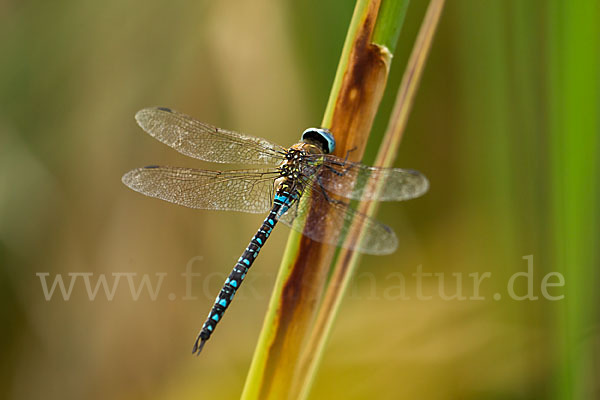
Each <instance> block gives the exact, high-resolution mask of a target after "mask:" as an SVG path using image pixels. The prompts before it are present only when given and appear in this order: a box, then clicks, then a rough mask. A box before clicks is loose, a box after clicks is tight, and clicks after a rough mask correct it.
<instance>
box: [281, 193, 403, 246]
mask: <svg viewBox="0 0 600 400" xmlns="http://www.w3.org/2000/svg"><path fill="white" fill-rule="evenodd" d="M279 221H281V222H283V223H284V224H286V225H288V226H289V227H291V228H292V229H294V230H296V231H298V232H301V233H302V234H304V235H305V236H308V237H309V238H311V239H312V240H315V241H318V242H323V243H328V244H333V245H335V246H341V247H346V248H349V249H351V250H355V251H358V252H361V253H366V254H376V255H382V254H389V253H392V252H394V250H396V247H398V238H397V237H396V234H395V233H394V231H393V230H392V229H391V228H390V227H388V226H386V225H384V224H382V223H380V222H377V221H375V220H374V219H372V218H370V217H368V216H366V215H364V214H361V213H359V212H358V211H356V210H354V209H352V208H350V207H348V204H347V203H345V202H342V201H339V200H334V199H332V198H331V197H330V196H329V195H327V193H326V192H325V191H324V189H323V188H322V187H320V185H319V184H317V183H314V182H313V183H312V184H308V185H307V187H306V189H305V190H304V193H303V194H302V197H301V198H300V200H298V201H296V202H294V203H293V204H292V205H291V206H290V208H289V209H287V210H285V212H283V213H282V215H280V216H279ZM352 222H354V223H360V224H361V225H362V227H363V236H362V240H361V241H359V242H355V243H346V242H345V240H344V239H345V236H346V233H347V232H348V231H349V229H350V226H351V223H352Z"/></svg>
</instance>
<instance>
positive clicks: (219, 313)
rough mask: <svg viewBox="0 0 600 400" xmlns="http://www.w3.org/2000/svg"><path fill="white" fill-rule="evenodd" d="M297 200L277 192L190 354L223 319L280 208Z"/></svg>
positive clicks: (222, 289)
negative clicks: (265, 216)
mask: <svg viewBox="0 0 600 400" xmlns="http://www.w3.org/2000/svg"><path fill="white" fill-rule="evenodd" d="M297 198H298V193H296V192H294V193H293V194H291V193H289V192H287V190H285V189H280V190H278V191H277V194H276V195H275V198H274V200H273V207H272V208H271V212H270V213H269V215H268V216H267V218H265V220H264V221H263V223H262V225H261V227H260V229H259V230H258V231H257V232H256V234H255V235H254V236H253V237H252V239H251V240H250V243H249V244H248V247H246V250H244V253H243V254H242V256H241V257H240V258H239V260H238V262H237V263H236V264H235V267H233V271H231V273H230V274H229V277H228V278H227V279H226V280H225V284H224V285H223V288H221V291H220V292H219V295H218V296H217V298H216V299H215V304H214V305H213V307H212V309H211V310H210V313H209V314H208V318H207V319H206V322H204V325H202V329H201V330H200V333H199V334H198V337H197V338H196V342H195V343H194V348H193V349H192V353H197V354H200V352H201V351H202V348H203V347H204V343H205V342H206V341H207V340H208V339H209V338H210V336H211V335H212V333H213V332H214V330H215V328H216V326H217V324H218V323H219V321H220V320H221V318H222V317H223V314H224V313H225V310H226V309H227V307H229V304H230V303H231V301H232V300H233V297H234V296H235V293H236V291H237V290H238V289H239V287H240V285H241V284H242V282H243V281H244V278H245V277H246V274H247V273H248V270H249V269H250V267H251V266H252V264H253V263H254V260H255V259H256V257H257V256H258V253H259V252H260V250H261V249H262V247H263V246H264V244H265V242H266V241H267V239H268V238H269V236H270V235H271V231H272V230H273V228H274V227H275V224H277V216H278V215H279V213H280V210H281V209H282V207H289V206H290V205H291V203H292V202H293V201H294V200H295V199H297Z"/></svg>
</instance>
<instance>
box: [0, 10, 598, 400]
mask: <svg viewBox="0 0 600 400" xmlns="http://www.w3.org/2000/svg"><path fill="white" fill-rule="evenodd" d="M353 6H354V4H353V2H351V1H339V0H338V1H326V2H321V1H317V0H308V1H304V2H293V1H275V0H253V1H251V0H240V1H236V2H210V1H196V2H190V1H181V0H173V1H169V2H160V1H154V0H145V1H139V0H126V1H121V0H119V1H116V0H107V1H104V2H89V1H74V0H60V1H55V2H47V1H39V0H37V1H10V0H5V1H3V2H0V265H1V269H0V311H1V313H0V316H1V317H2V318H1V323H2V326H3V328H2V331H1V332H2V334H1V337H0V339H2V340H1V341H0V343H1V344H0V346H1V347H0V352H1V354H2V357H1V361H0V398H6V399H38V398H42V397H43V398H46V399H81V398H86V399H107V398H108V399H165V398H168V399H192V398H194V399H195V398H201V399H204V398H218V399H221V398H236V397H238V396H239V394H240V393H241V390H242V387H243V383H244V378H245V374H246V372H247V369H248V367H249V364H250V360H251V357H252V354H253V350H254V345H255V343H256V340H257V337H258V334H259V330H260V327H261V324H262V321H263V317H264V314H265V311H266V306H267V302H268V299H269V295H270V290H271V288H272V285H273V282H274V279H275V274H276V272H277V268H278V266H279V260H280V257H281V254H282V252H283V247H284V245H285V242H286V237H287V228H285V227H280V228H278V229H277V233H275V234H274V235H273V237H272V239H271V240H270V243H269V245H268V246H266V247H265V249H264V250H263V252H262V253H261V257H260V258H259V260H258V261H257V263H255V264H254V267H253V268H252V273H251V275H252V276H253V278H252V279H253V280H251V281H249V282H247V283H245V284H244V288H242V290H241V291H240V293H239V294H238V296H237V300H236V302H235V305H234V306H233V307H231V309H230V310H229V311H228V312H227V317H226V318H225V319H224V321H223V322H222V323H221V324H220V325H219V329H218V332H217V334H215V335H214V337H213V338H212V340H211V341H210V342H209V343H208V345H207V347H206V349H205V350H204V352H203V354H202V356H201V357H200V358H194V357H192V356H191V354H190V353H191V348H192V344H193V340H194V338H195V335H196V333H197V330H198V329H199V328H200V326H201V324H202V322H203V320H204V317H205V315H206V314H207V313H208V311H209V308H210V307H211V305H212V301H213V298H214V296H215V295H216V294H217V293H218V290H219V288H220V286H221V284H222V281H223V279H224V278H225V276H226V274H228V273H229V271H230V268H231V267H232V266H233V264H234V262H235V261H236V260H237V258H238V257H239V254H240V253H241V251H242V250H243V249H244V248H245V246H246V245H247V242H248V240H249V239H250V237H251V235H252V234H254V232H255V229H256V228H257V226H258V225H259V224H260V222H261V221H262V218H263V216H260V215H243V214H236V213H221V212H211V211H194V210H189V209H185V208H183V207H178V206H174V205H170V204H168V203H165V202H161V201H158V200H154V199H149V198H145V197H143V196H141V195H139V194H137V193H134V192H132V191H131V190H129V189H127V188H126V187H125V186H124V185H122V184H121V181H120V178H121V175H122V174H123V173H125V172H126V171H128V170H129V169H132V168H135V167H139V166H143V165H148V164H170V165H180V166H190V167H199V168H213V169H215V168H220V167H222V166H220V165H210V164H206V163H201V162H199V161H196V160H192V159H189V158H186V157H184V156H182V155H180V154H178V153H176V152H175V151H173V150H171V149H170V148H168V147H167V146H164V145H162V144H161V143H159V142H158V141H156V140H154V139H152V138H151V137H149V136H148V135H146V134H144V133H143V132H142V131H141V129H140V128H138V127H137V125H136V124H135V122H134V119H133V115H134V114H135V112H136V111H137V110H139V109H141V108H144V107H147V106H152V105H162V106H169V107H172V108H174V109H177V110H179V111H182V112H185V113H187V114H190V115H192V116H194V117H196V118H198V119H200V120H203V121H207V122H210V123H213V124H215V125H217V126H221V127H224V128H228V129H234V130H239V131H242V132H247V133H249V134H252V135H256V136H262V137H265V138H267V139H270V140H272V141H274V142H277V143H280V144H282V145H290V144H292V143H294V142H295V141H296V140H297V139H298V136H299V133H300V132H301V131H302V130H303V129H304V128H306V127H307V126H314V125H318V124H319V122H320V120H321V117H322V112H323V110H324V107H325V104H326V102H327V97H328V94H329V90H330V86H331V83H332V81H333V77H334V74H335V68H336V65H337V62H338V58H339V55H340V52H341V48H342V44H343V40H344V37H345V32H346V29H347V26H348V23H349V21H350V17H351V14H352V9H353ZM425 7H426V2H425V1H414V2H412V3H411V5H410V7H409V9H408V14H407V18H406V22H405V26H404V28H403V31H402V34H401V37H400V42H399V46H398V51H397V53H396V55H395V58H394V63H393V69H392V71H391V76H390V81H389V85H388V91H387V93H386V97H385V100H384V103H383V104H382V107H381V110H380V114H379V116H378V119H377V121H376V124H375V128H374V131H373V134H372V137H371V142H370V145H369V146H370V147H369V148H368V151H367V154H366V156H365V162H367V163H368V162H371V161H372V160H373V159H374V156H375V153H376V151H377V142H378V138H380V137H381V135H382V134H383V131H384V129H385V126H386V123H387V118H388V113H389V110H390V109H391V106H392V103H393V100H394V96H395V91H396V89H397V87H398V84H399V82H400V79H401V76H402V72H403V69H404V65H405V63H406V60H407V58H408V54H409V52H410V49H411V47H412V44H413V42H414V38H415V36H416V32H417V30H418V28H419V24H420V22H421V19H422V17H423V14H424V11H425ZM599 43H600V6H599V3H598V2H597V1H580V2H566V1H561V0H547V1H542V0H539V1H538V0H526V1H525V0H524V1H521V0H449V1H448V4H447V7H446V9H445V12H444V15H443V17H442V22H441V25H440V28H439V31H438V34H437V36H436V39H435V41H434V44H433V48H432V52H431V57H430V59H429V61H428V64H427V68H426V70H425V73H424V76H423V81H422V85H421V88H420V90H419V92H418V95H417V98H416V103H415V106H414V110H413V113H412V116H411V118H410V121H409V125H408V128H407V131H406V134H405V139H404V141H403V144H402V147H401V151H400V154H399V157H398V161H397V165H398V166H400V167H409V168H414V169H418V170H420V171H422V172H423V173H425V175H427V176H428V177H429V179H430V182H431V189H430V192H429V193H428V194H427V195H426V196H425V197H423V198H421V199H417V200H413V201H410V202H407V203H403V204H385V205H383V206H382V207H381V211H380V213H379V216H378V218H379V219H381V220H382V221H385V222H386V223H387V224H389V225H390V226H391V227H393V228H394V229H395V230H396V232H397V233H398V235H399V237H400V246H399V249H398V251H397V252H396V253H394V254H392V255H390V256H386V257H364V259H363V261H362V264H361V268H360V270H359V272H358V274H357V277H356V279H355V282H354V283H353V284H352V287H351V291H350V293H349V295H348V296H347V298H346V300H345V302H344V304H343V306H342V309H341V312H340V315H339V317H338V320H337V323H336V325H335V328H334V331H333V334H332V337H331V340H330V342H329V345H328V347H327V350H326V354H325V357H324V362H323V364H322V366H321V368H320V370H319V374H318V377H317V380H316V383H315V386H314V390H313V392H312V398H314V399H319V398H339V397H342V398H346V399H365V398H377V399H400V398H415V399H559V398H560V399H563V398H564V399H567V398H579V399H591V398H600V395H599V393H600V389H599V387H598V380H597V379H598V376H600V375H599V371H598V370H599V359H600V358H599V354H600V343H599V341H598V338H599V335H600V332H599V328H598V319H599V318H598V317H599V307H598V300H599V299H598V291H597V290H596V287H597V285H598V283H600V279H599V276H598V275H599V274H598V264H599V263H598V252H597V249H596V246H597V244H598V239H599V237H600V235H599V234H598V233H599V232H598V230H599V228H598V227H599V226H600V219H599V217H598V215H599V214H598V206H597V201H598V179H599V175H600V174H599V167H598V153H599V151H600V146H599V141H598V137H599V134H600V123H599V116H598V114H599V113H600V95H599V93H600V79H599V77H600V73H599V72H598V71H599V70H600V63H599V48H598V47H599ZM529 255H532V256H533V279H532V281H531V282H532V284H533V293H534V295H535V296H538V297H539V299H538V300H535V301H530V300H524V301H517V300H514V299H511V298H510V297H509V296H508V293H507V282H508V281H509V279H510V277H511V276H513V274H515V273H517V272H523V271H527V265H528V264H527V260H526V259H523V257H524V256H529ZM188 264H189V265H191V266H192V268H193V271H194V272H195V273H198V274H200V275H199V276H198V277H195V278H194V279H193V280H192V281H190V282H191V286H190V287H189V288H188V287H187V286H186V281H185V279H184V278H183V277H182V276H181V274H182V273H184V272H185V270H186V265H188ZM419 266H421V268H422V270H423V271H424V272H426V273H438V274H443V276H444V282H443V284H444V285H443V289H444V291H443V292H440V288H439V279H437V277H435V276H434V277H425V278H423V293H424V294H425V295H431V297H432V298H431V299H430V300H423V299H418V298H417V296H416V292H417V287H416V286H417V282H416V278H414V277H412V275H411V274H413V273H415V272H416V271H417V269H418V268H419ZM485 272H489V273H490V274H491V277H490V278H489V279H486V280H484V281H483V283H482V285H481V289H480V296H482V297H484V300H473V299H470V298H469V297H473V289H472V278H470V277H469V276H468V274H469V273H479V274H480V275H482V274H484V273H485ZM550 272H560V273H561V274H562V276H564V279H565V282H566V283H565V286H564V287H553V288H550V289H549V292H550V294H551V295H553V296H558V295H565V298H564V299H563V300H559V301H550V300H547V299H545V298H544V297H542V293H541V289H540V287H541V283H542V280H543V277H544V276H545V275H546V274H548V273H550ZM39 273H49V276H47V278H46V279H47V281H48V284H49V285H51V284H52V281H53V280H54V278H55V277H56V276H57V274H62V276H63V278H64V280H65V285H66V286H67V289H68V285H69V280H70V277H69V275H68V274H69V273H71V274H73V273H80V275H79V276H78V277H77V278H76V280H75V281H74V282H75V283H74V285H73V290H72V293H71V295H70V298H69V300H64V299H63V298H62V296H61V295H60V292H59V289H58V288H57V289H56V292H55V293H54V295H53V296H52V299H51V300H46V299H45V296H44V292H43V288H42V285H41V281H40V277H39V276H37V275H36V274H39ZM86 273H87V274H88V275H89V274H90V273H93V275H92V276H91V277H90V280H91V282H92V288H93V287H94V286H95V284H96V281H97V279H98V277H99V276H100V274H105V275H104V276H106V278H107V280H108V282H109V284H112V282H113V279H115V278H114V276H113V274H115V273H117V274H119V273H120V274H123V273H137V275H136V276H133V275H130V278H131V279H133V282H134V283H135V285H136V286H138V285H139V283H140V281H141V279H142V276H143V275H144V274H148V275H149V278H150V281H151V282H152V284H153V285H154V286H156V283H157V282H158V279H159V278H158V277H157V275H156V274H167V275H166V276H164V278H163V280H162V285H161V287H160V290H159V292H158V294H157V296H156V298H155V299H154V300H153V299H152V298H151V296H150V295H149V294H148V292H147V290H144V291H143V292H142V293H141V294H140V296H139V298H138V299H137V300H135V299H134V298H133V297H132V294H131V291H130V289H129V288H128V280H127V279H128V278H127V276H125V275H123V276H122V277H121V278H120V279H121V280H120V283H119V286H118V287H117V289H116V291H115V293H114V297H113V299H112V300H108V299H107V296H106V295H105V294H104V291H103V290H102V289H100V291H99V292H98V294H97V296H96V298H95V299H94V300H90V299H89V296H88V294H87V292H86V287H85V285H84V281H83V275H81V274H86ZM400 274H402V276H404V278H405V279H404V289H405V290H404V293H402V289H401V284H400V281H401V278H400V277H399V276H400ZM453 274H462V275H461V276H462V278H463V280H462V291H463V294H464V295H465V296H467V297H468V298H467V299H466V300H457V299H453V300H448V299H445V298H444V297H443V296H442V294H443V293H445V294H447V295H451V294H455V293H457V290H458V287H457V285H459V283H457V280H456V275H453ZM72 276H73V275H72ZM249 279H250V276H249ZM555 281H556V280H553V282H555ZM188 289H191V290H192V294H193V296H195V297H196V299H189V298H185V296H186V290H188ZM527 290H528V285H527V282H526V280H525V279H524V278H519V279H517V285H516V292H517V293H518V294H524V293H526V292H527ZM496 293H498V294H500V296H501V298H500V299H499V300H497V299H495V298H494V297H493V295H494V294H496ZM170 294H173V296H169V295H170ZM402 294H404V296H402ZM326 396H328V397H326Z"/></svg>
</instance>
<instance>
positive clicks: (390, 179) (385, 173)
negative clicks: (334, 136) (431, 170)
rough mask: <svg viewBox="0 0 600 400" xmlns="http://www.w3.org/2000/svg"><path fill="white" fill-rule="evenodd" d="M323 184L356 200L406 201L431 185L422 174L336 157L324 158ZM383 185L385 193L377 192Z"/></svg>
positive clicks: (321, 181)
mask: <svg viewBox="0 0 600 400" xmlns="http://www.w3.org/2000/svg"><path fill="white" fill-rule="evenodd" d="M318 157H322V162H323V164H322V168H321V172H320V178H319V179H320V183H321V185H322V186H323V187H324V188H325V189H327V190H328V191H330V192H332V193H335V194H337V195H339V196H343V197H346V198H350V199H356V200H377V201H402V200H409V199H413V198H415V197H419V196H421V195H423V194H424V193H425V192H427V189H429V182H428V181H427V178H426V177H425V175H423V174H421V173H420V172H419V171H414V170H410V169H400V168H377V167H368V166H366V165H363V164H360V163H354V162H350V161H346V160H344V159H342V158H339V157H336V156H333V155H329V154H327V155H323V156H318ZM375 182H377V183H378V184H379V183H381V184H382V187H381V190H380V191H378V190H377V186H378V185H374V184H373V183H375Z"/></svg>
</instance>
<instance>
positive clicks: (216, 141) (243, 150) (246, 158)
mask: <svg viewBox="0 0 600 400" xmlns="http://www.w3.org/2000/svg"><path fill="white" fill-rule="evenodd" d="M135 119H136V121H137V123H138V124H139V126H141V127H142V129H143V130H145V131H146V132H148V133H149V134H150V135H151V136H153V137H155V138H156V139H158V140H160V141H161V142H163V143H165V144H166V145H169V146H171V147H172V148H174V149H175V150H177V151H178V152H180V153H182V154H185V155H186V156H190V157H194V158H198V159H200V160H204V161H210V162H218V163H242V164H261V165H277V164H279V163H280V162H281V160H282V158H283V155H282V154H281V152H283V151H285V149H284V148H283V147H281V146H278V145H276V144H273V143H271V142H268V141H266V140H264V139H259V138H255V137H252V136H246V135H242V134H241V133H237V132H232V131H226V130H223V129H220V128H217V127H215V126H212V125H209V124H205V123H203V122H200V121H197V120H195V119H194V118H192V117H189V116H187V115H185V114H181V113H178V112H177V111H173V110H171V109H169V108H163V107H157V108H146V109H143V110H141V111H138V112H137V114H135Z"/></svg>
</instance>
